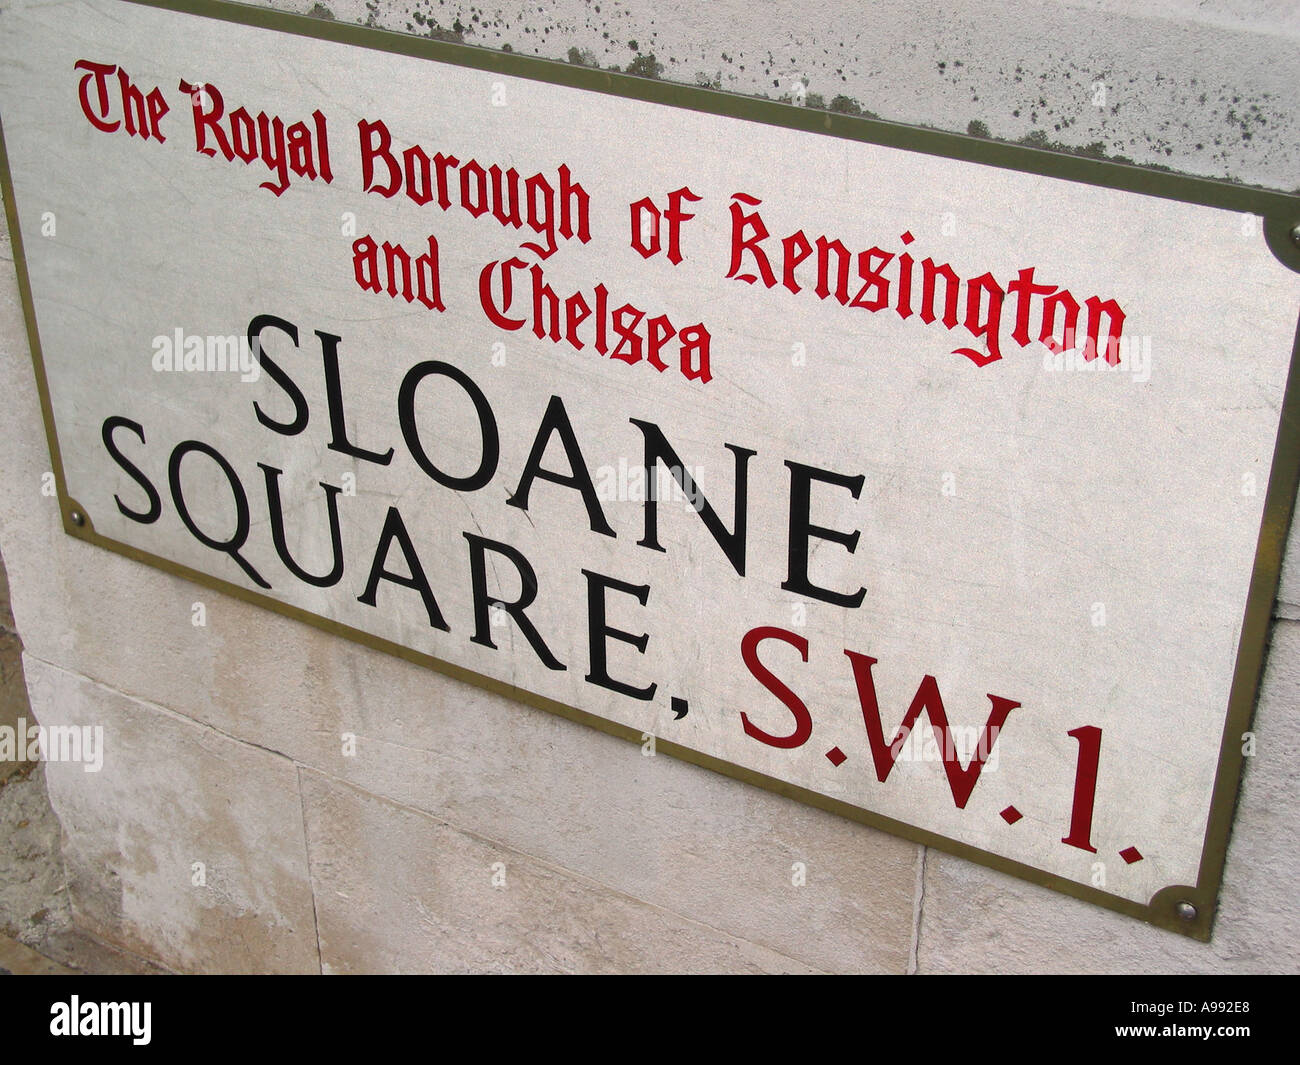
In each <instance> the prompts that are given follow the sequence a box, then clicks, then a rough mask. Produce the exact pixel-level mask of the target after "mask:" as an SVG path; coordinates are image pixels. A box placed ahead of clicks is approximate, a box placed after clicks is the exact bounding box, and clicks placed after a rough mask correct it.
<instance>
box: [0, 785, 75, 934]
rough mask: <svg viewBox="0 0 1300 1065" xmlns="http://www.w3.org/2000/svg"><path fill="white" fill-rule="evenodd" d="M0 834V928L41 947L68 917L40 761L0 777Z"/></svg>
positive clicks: (56, 829)
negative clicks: (0, 836)
mask: <svg viewBox="0 0 1300 1065" xmlns="http://www.w3.org/2000/svg"><path fill="white" fill-rule="evenodd" d="M0 833H3V843H2V844H0V933H3V934H5V935H9V936H12V937H14V938H15V939H18V940H20V941H21V942H23V943H25V944H27V945H28V946H37V947H40V946H43V945H44V943H45V942H46V940H47V939H48V937H49V936H51V935H54V934H59V933H63V932H65V931H67V930H68V929H69V927H70V926H71V921H72V918H71V914H70V912H69V909H68V897H67V889H66V878H65V876H64V872H63V858H62V854H61V852H60V829H59V822H58V819H57V818H55V816H54V814H53V811H52V810H51V809H50V802H49V799H48V798H47V797H46V792H45V766H44V765H43V764H41V763H35V764H33V763H30V762H29V763H24V764H23V765H22V766H20V767H19V768H18V770H17V771H15V772H13V773H11V774H9V775H8V776H7V777H3V778H0Z"/></svg>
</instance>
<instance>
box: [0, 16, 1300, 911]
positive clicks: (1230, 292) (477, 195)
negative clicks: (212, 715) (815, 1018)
mask: <svg viewBox="0 0 1300 1065" xmlns="http://www.w3.org/2000/svg"><path fill="white" fill-rule="evenodd" d="M176 6H178V7H179V6H185V7H186V8H188V10H185V11H178V10H170V9H167V7H168V5H163V6H159V7H155V6H146V5H142V4H137V3H123V2H110V0H90V2H84V3H77V4H75V5H71V4H58V3H54V4H50V3H42V4H35V3H31V4H29V3H26V2H21V0H20V2H16V3H12V4H10V5H9V6H8V7H7V9H6V10H5V11H4V13H3V15H0V24H2V25H3V39H4V45H3V48H4V57H3V63H4V66H3V75H2V77H0V107H2V113H3V121H4V137H5V144H6V150H7V156H8V170H9V179H8V180H9V185H10V188H9V189H8V195H9V202H10V204H11V208H10V209H11V220H12V225H13V226H14V227H15V229H16V231H15V243H16V246H17V245H18V238H19V237H20V238H21V246H20V251H21V255H20V267H24V269H23V276H24V283H25V286H26V291H25V295H26V298H27V300H28V314H29V319H30V322H31V326H32V330H33V355H34V357H35V359H36V367H37V372H38V376H40V378H41V380H42V382H43V386H44V387H45V388H46V390H47V399H46V403H47V411H46V413H47V424H48V428H49V431H50V442H51V448H52V454H53V456H54V460H55V463H56V467H57V474H58V478H59V490H60V498H61V500H62V502H63V505H64V508H65V518H66V527H67V530H68V532H69V533H71V534H73V535H77V536H82V537H84V538H86V539H89V540H92V541H93V542H96V543H99V544H103V545H105V546H107V547H111V548H113V549H116V550H120V551H125V552H127V553H129V554H132V555H134V556H135V557H138V558H142V559H145V560H147V561H150V562H153V563H155V564H158V565H164V566H166V567H168V568H171V569H173V571H176V572H181V573H184V574H185V575H187V576H190V577H192V578H194V579H198V580H204V581H205V582H207V583H210V584H213V585H214V586H216V587H220V588H224V589H227V590H232V591H234V592H235V593H236V594H241V595H243V596H245V597H246V598H252V599H254V600H255V601H257V602H260V603H264V604H266V605H269V606H272V607H275V608H276V609H281V610H285V611H287V612H289V613H292V614H294V616H298V617H303V618H305V619H307V620H311V621H314V623H316V624H320V625H322V626H324V627H326V628H329V629H331V630H332V631H336V632H339V633H341V634H343V635H347V636H349V637H352V638H354V639H360V640H363V641H365V642H368V643H371V644H372V645H376V646H380V647H383V648H384V649H386V650H390V651H394V652H396V653H401V654H405V655H407V656H408V657H412V658H415V659H417V660H419V661H425V662H429V663H430V664H435V665H437V666H438V668H442V669H446V670H450V671H452V672H453V673H455V674H456V675H458V676H461V677H464V678H466V679H470V680H473V681H475V682H477V683H484V684H488V685H489V686H492V687H495V688H496V689H498V690H508V691H509V692H511V693H512V694H515V695H517V696H519V697H521V698H524V699H527V700H528V701H530V702H533V703H535V704H537V705H542V706H545V707H547V708H549V709H554V710H558V711H560V712H563V713H568V714H570V715H571V716H577V717H579V718H581V719H582V720H587V721H589V722H591V723H595V724H598V725H600V726H601V727H604V728H607V729H610V730H611V731H614V732H617V733H619V734H622V735H626V736H628V737H630V738H633V739H636V740H637V741H638V742H640V741H641V739H642V737H643V736H644V737H647V738H648V737H651V736H653V737H655V738H656V742H657V743H658V744H659V745H660V749H661V750H667V751H669V752H670V753H675V754H678V755H680V756H683V757H687V758H690V759H692V760H695V761H699V762H702V763H703V764H706V765H710V766H712V767H714V768H718V769H721V770H723V771H725V772H729V773H732V774H734V775H737V776H741V777H743V778H745V779H749V780H752V781H755V782H758V783H762V784H765V785H767V786H772V787H778V788H780V789H782V790H784V791H786V792H788V793H790V794H793V795H796V796H798V797H800V798H803V799H805V800H806V801H811V802H815V803H818V804H820V805H822V806H826V807H829V808H831V809H835V810H838V811H840V812H843V813H846V814H848V815H850V816H855V817H859V818H860V819H862V820H865V821H868V822H869V823H872V824H876V825H880V826H883V827H886V828H888V829H890V830H892V831H896V832H901V833H903V834H905V835H908V836H910V837H912V838H915V839H919V840H921V841H923V842H927V843H931V844H935V845H938V846H942V847H947V848H949V849H951V850H954V851H956V852H957V853H961V854H966V855H968V856H970V857H973V858H975V859H977V860H980V861H985V862H988V863H990V864H993V865H995V866H998V867H1000V868H1004V869H1008V870H1011V871H1013V872H1015V873H1018V874H1019V875H1024V876H1028V877H1031V878H1034V879H1037V880H1039V881H1041V882H1045V883H1048V884H1050V885H1051V886H1053V887H1056V888H1059V889H1061V890H1065V891H1068V892H1070V893H1072V894H1075V895H1078V896H1080V897H1083V898H1088V899H1091V900H1093V901H1096V902H1099V903H1102V904H1104V905H1109V906H1112V907H1115V908H1117V909H1121V910H1124V911H1126V912H1129V913H1133V914H1135V915H1138V916H1143V917H1146V918H1147V919H1150V920H1154V921H1157V922H1158V923H1162V924H1166V925H1168V926H1170V927H1180V925H1179V922H1180V921H1181V922H1183V927H1184V930H1186V931H1189V932H1191V933H1192V934H1197V935H1202V936H1205V935H1208V932H1209V921H1210V916H1211V914H1212V910H1213V906H1214V901H1215V895H1216V893H1217V886H1218V879H1219V875H1220V872H1221V866H1222V861H1223V851H1224V848H1225V847H1226V837H1227V822H1228V818H1229V815H1230V810H1231V804H1232V801H1233V797H1234V795H1235V787H1236V781H1237V774H1238V772H1239V767H1240V757H1241V746H1242V738H1241V735H1240V733H1241V732H1242V731H1243V730H1244V729H1245V728H1246V727H1247V726H1248V721H1249V714H1250V709H1251V704H1252V703H1253V700H1254V696H1255V691H1256V685H1257V682H1258V673H1259V661H1260V656H1261V654H1262V647H1263V638H1264V632H1265V628H1266V625H1267V619H1268V611H1269V609H1270V604H1271V598H1272V594H1273V591H1274V588H1275V584H1276V574H1277V567H1278V562H1279V555H1280V550H1281V542H1282V536H1283V534H1284V532H1285V528H1286V523H1287V521H1288V520H1289V513H1290V491H1291V489H1293V487H1294V476H1295V471H1294V448H1293V447H1292V446H1291V445H1289V444H1288V445H1286V446H1285V447H1283V448H1282V449H1281V450H1276V449H1277V448H1278V442H1279V439H1280V438H1281V439H1282V440H1284V441H1286V440H1289V439H1290V436H1289V433H1290V430H1289V429H1287V430H1286V431H1284V432H1283V433H1282V434H1281V437H1280V434H1279V429H1280V427H1283V428H1285V419H1284V418H1283V413H1282V412H1283V403H1284V398H1285V391H1286V383H1287V378H1288V372H1289V368H1290V365H1291V360H1292V352H1293V346H1294V340H1295V331H1296V310H1297V307H1300V277H1297V275H1296V273H1295V272H1293V270H1292V269H1290V268H1288V266H1287V265H1284V263H1283V262H1281V261H1279V258H1277V257H1275V255H1274V253H1273V251H1271V250H1270V246H1272V247H1277V246H1278V243H1279V242H1278V241H1277V240H1276V239H1270V240H1268V241H1266V239H1265V230H1266V229H1267V230H1268V232H1269V233H1270V234H1275V232H1276V229H1277V226H1278V225H1287V224H1289V223H1292V222H1294V220H1295V219H1294V218H1289V217H1288V213H1290V214H1291V215H1297V214H1300V212H1298V211H1297V210H1296V201H1295V199H1294V198H1288V197H1284V196H1281V195H1273V194H1266V193H1257V192H1252V191H1250V190H1245V189H1239V188H1233V187H1229V186H1220V185H1214V184H1212V183H1209V182H1199V181H1194V180H1189V179H1176V178H1173V177H1172V176H1162V175H1152V174H1150V173H1148V172H1143V171H1138V170H1134V169H1132V168H1124V167H1120V166H1117V165H1113V164H1104V163H1099V162H1093V161H1089V160H1078V159H1067V158H1061V157H1055V156H1050V155H1048V154H1046V153H1041V152H1033V151H1030V150H1027V149H1018V148H1014V147H1008V146H997V145H991V144H985V145H981V144H979V143H977V142H975V141H972V140H970V139H968V138H959V137H948V136H945V135H942V134H934V133H925V132H918V131H909V130H906V129H904V128H902V127H890V126H888V125H887V124H883V123H875V122H867V121H865V120H861V119H852V118H847V117H844V116H830V115H829V114H826V113H823V112H811V111H808V110H806V109H801V108H797V107H793V106H784V105H780V104H775V103H766V102H760V101H753V100H740V99H737V98H734V97H727V96H723V95H721V94H713V93H708V92H706V91H703V90H691V89H685V88H683V87H680V86H669V85H665V84H662V83H657V82H654V81H650V80H645V79H634V78H629V77H622V76H620V77H615V76H613V75H610V74H607V73H603V72H598V71H591V70H583V69H580V68H576V67H566V66H563V65H558V64H550V63H545V62H541V61H537V60H526V59H523V58H520V57H515V56H505V55H500V54H496V53H487V52H480V51H477V50H474V49H469V48H463V47H457V46H454V45H444V44H437V43H433V42H429V41H421V40H417V39H415V38H410V37H398V36H393V35H386V34H380V33H378V32H375V31H364V30H359V29H356V28H353V27H342V26H338V25H336V24H332V23H324V22H318V21H314V20H308V19H302V18H296V17H293V16H287V15H279V14H274V13H269V12H265V11H260V10H254V9H248V8H238V7H233V6H231V5H224V4H187V5H176ZM327 38H328V39H327ZM593 89H594V90H599V91H592V90H593ZM673 104H677V105H684V106H673ZM741 116H743V117H741ZM815 131H816V132H815ZM900 145H905V146H906V147H900ZM913 149H919V150H913ZM983 156H987V159H988V161H987V162H975V161H972V158H982V157H983ZM1031 171H1036V172H1031ZM1283 243H1284V242H1283ZM1293 265H1294V263H1293ZM1275 450H1276V454H1278V455H1284V454H1285V456H1289V457H1286V459H1285V461H1281V460H1279V462H1278V463H1277V464H1275ZM647 467H648V468H649V470H650V473H649V475H647ZM674 470H675V471H677V473H676V474H675V473H674V472H672V471H674ZM648 488H649V490H650V491H651V492H652V493H653V498H650V499H647V489H648ZM1261 530H1265V531H1266V532H1267V533H1268V535H1264V536H1261ZM1252 580H1253V581H1254V584H1253V585H1252ZM1180 904H1181V907H1180ZM1180 913H1181V914H1182V915H1183V916H1181V917H1180V916H1179V914H1180Z"/></svg>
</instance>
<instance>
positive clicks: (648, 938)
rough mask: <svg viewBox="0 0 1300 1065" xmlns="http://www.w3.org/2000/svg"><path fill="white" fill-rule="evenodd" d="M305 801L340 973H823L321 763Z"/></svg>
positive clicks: (325, 942) (324, 916)
mask: <svg viewBox="0 0 1300 1065" xmlns="http://www.w3.org/2000/svg"><path fill="white" fill-rule="evenodd" d="M303 805H304V809H305V810H306V814H307V826H308V833H309V846H310V850H311V864H312V877H313V881H314V883H315V887H316V900H317V902H316V906H317V912H318V915H319V920H320V946H321V965H322V969H323V970H324V971H325V972H327V973H356V972H377V971H378V972H396V973H428V972H435V973H448V972H451V973H455V972H503V973H665V972H670V973H671V972H718V973H722V972H739V973H771V972H779V973H805V972H811V971H813V970H811V969H809V968H808V967H807V966H805V965H801V964H799V963H798V962H796V961H794V960H793V959H791V958H788V957H784V956H782V955H780V954H777V953H776V952H774V951H771V950H767V949H765V948H763V947H760V946H757V945H755V944H754V943H751V942H746V941H745V940H743V939H737V938H735V937H732V936H728V935H726V934H724V933H722V932H719V931H717V930H716V929H712V928H709V927H707V926H705V925H700V924H696V923H695V922H692V921H686V920H683V919H682V918H680V917H678V916H677V915H675V914H672V913H668V912H666V911H664V910H660V909H658V908H656V907H654V906H651V905H649V904H647V903H645V902H641V901H639V900H636V899H632V898H629V897H628V896H626V895H622V894H619V893H617V892H613V891H610V890H609V889H608V888H605V887H603V886H602V885H599V884H596V883H593V882H591V881H589V880H586V879H584V878H581V877H577V876H574V875H573V874H571V873H568V872H566V871H565V870H562V869H559V868H557V867H556V866H553V865H550V864H549V863H545V862H542V861H538V860H537V859H535V858H531V857H529V856H527V855H524V854H521V853H519V852H518V851H515V850H512V849H510V848H508V847H504V846H502V845H501V844H499V843H495V842H493V841H491V840H487V839H483V838H480V837H476V836H471V835H468V834H466V833H463V832H459V831H457V830H456V829H454V828H451V827H450V826H448V825H445V824H443V823H441V822H439V821H437V820H435V819H434V818H432V817H429V816H428V815H426V814H421V813H418V812H416V811H414V810H410V809H407V808H404V807H401V806H398V805H396V804H394V803H391V802H387V801H385V800H383V799H380V798H378V797H376V796H374V795H370V794H369V793H367V792H364V791H361V790H359V789H356V788H353V787H349V786H347V785H344V784H341V783H339V782H338V781H334V780H331V779H329V778H328V777H325V776H323V775H321V774H318V773H313V772H308V771H304V773H303ZM381 869H382V870H383V871H384V875H382V876H376V875H375V874H376V871H377V870H381Z"/></svg>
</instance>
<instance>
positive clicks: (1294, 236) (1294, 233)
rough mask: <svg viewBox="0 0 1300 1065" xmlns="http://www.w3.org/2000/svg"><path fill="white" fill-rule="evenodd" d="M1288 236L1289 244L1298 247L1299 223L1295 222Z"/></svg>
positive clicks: (1299, 243)
mask: <svg viewBox="0 0 1300 1065" xmlns="http://www.w3.org/2000/svg"><path fill="white" fill-rule="evenodd" d="M1290 236H1291V243H1292V244H1294V245H1296V247H1300V222H1297V223H1296V224H1295V225H1293V226H1292V227H1291V234H1290Z"/></svg>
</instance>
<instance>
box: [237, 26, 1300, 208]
mask: <svg viewBox="0 0 1300 1065" xmlns="http://www.w3.org/2000/svg"><path fill="white" fill-rule="evenodd" d="M262 2H263V4H264V6H271V7H280V8H283V9H286V10H291V11H297V12H303V13H307V12H312V11H315V12H316V13H318V14H320V13H322V12H323V11H328V12H330V13H331V14H332V15H333V17H334V18H336V19H338V20H340V21H346V22H358V23H362V24H366V25H374V26H379V27H382V28H384V29H393V30H399V31H403V32H407V33H414V34H417V35H422V36H430V37H435V38H439V39H443V40H458V41H463V42H464V43H465V44H471V45H479V46H483V47H487V48H497V49H500V48H503V47H506V46H507V45H508V46H509V47H510V48H511V49H512V50H513V51H515V52H518V53H522V54H525V55H538V56H543V57H545V58H548V59H558V60H562V61H573V60H575V59H576V60H577V61H580V62H584V63H586V64H587V65H589V66H591V65H598V66H601V67H604V68H606V69H611V68H618V69H621V70H623V71H632V72H642V73H653V72H656V71H657V72H658V74H659V76H660V77H662V78H664V79H667V80H671V81H680V82H686V83H688V84H703V85H710V86H713V87H714V88H720V89H724V90H727V91H730V92H738V93H745V94H749V95H764V96H769V97H772V98H773V99H781V98H783V97H787V98H792V99H793V98H795V97H798V96H801V95H802V97H803V99H804V100H805V102H806V103H817V102H820V103H821V104H822V105H823V106H827V107H830V108H833V109H836V110H845V111H850V112H855V113H856V111H857V110H858V109H861V110H864V111H867V112H870V113H872V114H874V115H876V116H878V117H880V118H884V119H887V120H889V121H893V122H905V123H909V124H912V125H928V126H933V127H935V128H938V129H944V130H949V131H951V132H955V133H966V132H967V130H968V128H969V126H970V124H971V123H972V122H980V123H982V124H983V126H984V127H985V128H986V129H987V131H988V133H987V134H986V135H991V136H993V137H995V138H998V139H1001V140H1009V141H1018V140H1021V139H1023V138H1026V137H1029V138H1033V139H1042V140H1044V141H1046V142H1048V143H1059V144H1063V145H1065V146H1067V147H1068V148H1075V149H1082V148H1091V150H1094V151H1100V152H1102V153H1104V154H1106V155H1109V156H1112V157H1114V156H1122V157H1125V158H1127V159H1131V160H1133V161H1134V162H1136V163H1139V164H1143V165H1159V166H1167V167H1169V168H1171V169H1174V170H1178V171H1182V172H1184V173H1190V174H1198V175H1203V176H1206V177H1219V178H1225V177H1226V178H1231V179H1233V180H1237V181H1245V182H1248V183H1251V184H1259V185H1265V186H1270V187H1278V188H1283V189H1286V190H1294V189H1295V188H1296V185H1297V177H1296V175H1297V173H1298V172H1300V166H1298V165H1297V164H1298V163H1300V126H1298V125H1297V123H1298V121H1300V82H1298V81H1297V79H1296V78H1295V77H1294V72H1295V70H1296V67H1297V60H1298V59H1300V10H1298V9H1297V8H1296V6H1295V5H1294V4H1289V3H1285V2H1279V0H1273V2H1269V0H1215V2H1210V3H1205V2H1198V0H1161V2H1159V3H1155V4H1141V5H1133V4H1130V3H1125V2H1124V0H1073V2H1052V0H1029V2H1026V0H950V2H949V3H945V4H944V5H942V7H941V8H936V7H934V6H932V5H928V4H917V3H915V2H913V0H884V2H881V3H877V4H873V5H871V6H870V7H864V6H863V5H862V4H859V3H852V2H848V0H813V2H810V3H803V4H761V5H755V4H752V3H748V2H746V0H711V2H710V3H707V4H701V3H698V2H696V0H622V2H617V3H609V2H607V0H558V2H556V3H551V4H546V5H527V6H526V5H523V4H519V3H474V2H456V0H445V2H444V0H438V2H433V0H329V2H328V3H325V4H320V3H316V2H315V0H273V2H271V3H266V0H262ZM1099 86H1100V87H1101V88H1103V89H1104V92H1099V91H1098V87H1099Z"/></svg>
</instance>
